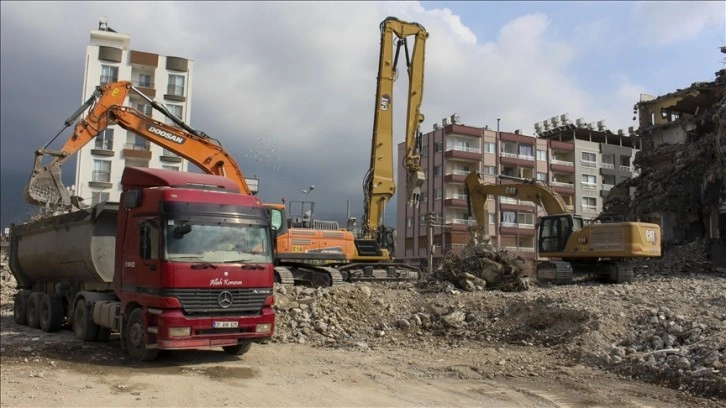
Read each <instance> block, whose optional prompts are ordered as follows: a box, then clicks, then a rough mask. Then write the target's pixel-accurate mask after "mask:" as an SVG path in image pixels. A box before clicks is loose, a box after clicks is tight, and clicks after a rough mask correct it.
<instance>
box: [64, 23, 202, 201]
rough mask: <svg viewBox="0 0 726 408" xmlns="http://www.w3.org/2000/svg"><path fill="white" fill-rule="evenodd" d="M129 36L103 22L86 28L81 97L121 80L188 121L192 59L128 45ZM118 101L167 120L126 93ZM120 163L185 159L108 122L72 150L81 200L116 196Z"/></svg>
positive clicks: (174, 166)
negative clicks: (89, 139)
mask: <svg viewBox="0 0 726 408" xmlns="http://www.w3.org/2000/svg"><path fill="white" fill-rule="evenodd" d="M130 43H131V36H130V35H128V34H120V33H117V32H115V31H114V30H112V29H110V28H109V27H108V25H107V24H106V23H104V22H103V21H102V22H101V23H99V29H98V30H92V31H91V38H90V43H89V44H88V46H87V47H86V68H85V75H84V80H83V98H82V102H85V101H86V100H88V98H89V97H90V96H91V95H92V94H93V92H94V91H95V90H96V87H97V86H99V85H105V84H107V83H110V82H115V81H120V80H126V81H131V82H133V84H134V87H136V88H137V89H139V90H140V91H141V92H143V93H144V94H145V95H146V96H148V97H150V98H151V99H153V100H154V101H156V102H158V103H159V104H163V105H164V106H166V108H167V109H168V110H169V111H170V112H171V113H172V114H174V115H175V116H177V117H178V118H180V119H181V120H183V121H184V122H186V123H189V118H190V114H191V105H192V72H193V61H191V60H189V59H186V58H180V57H172V56H164V55H159V54H154V53H150V52H142V51H135V50H131V49H129V45H130ZM124 105H126V106H131V107H133V108H136V109H138V110H140V111H141V112H144V113H145V114H146V115H148V116H151V117H153V118H154V119H156V120H158V121H161V122H165V123H168V124H173V122H172V121H171V120H169V119H168V118H167V117H165V116H164V115H163V114H162V113H161V112H159V111H157V110H155V109H152V107H151V105H149V104H148V103H147V102H146V101H145V100H144V99H143V98H141V97H140V96H138V95H136V94H135V93H134V92H130V93H129V96H128V97H127V98H126V101H125V102H124ZM126 166H138V167H151V168H163V169H169V170H177V171H187V168H188V162H187V160H184V159H182V158H181V157H179V156H177V155H175V154H173V153H171V152H169V151H167V150H166V149H163V148H162V147H161V146H158V145H155V144H153V143H150V142H149V141H147V140H145V139H143V138H142V137H141V136H139V135H137V134H135V133H133V132H131V131H127V130H125V129H123V128H122V127H120V126H118V125H113V126H109V127H108V128H107V129H106V130H104V131H103V132H102V133H101V134H99V135H98V136H97V137H96V138H94V140H92V141H91V142H90V143H88V144H87V145H86V146H84V147H83V148H82V149H81V150H80V151H79V152H78V153H77V163H76V180H75V187H74V188H75V195H77V196H79V197H81V198H82V199H83V200H84V203H86V204H96V203H98V202H101V201H118V200H119V196H120V193H121V174H122V173H123V169H124V167H126Z"/></svg>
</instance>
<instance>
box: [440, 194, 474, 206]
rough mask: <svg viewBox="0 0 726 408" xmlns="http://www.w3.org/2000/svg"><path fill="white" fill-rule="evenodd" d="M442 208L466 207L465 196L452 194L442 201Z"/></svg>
mask: <svg viewBox="0 0 726 408" xmlns="http://www.w3.org/2000/svg"><path fill="white" fill-rule="evenodd" d="M444 206H447V207H449V206H450V207H468V205H467V203H466V196H465V195H459V194H454V195H451V196H448V197H446V198H445V199H444Z"/></svg>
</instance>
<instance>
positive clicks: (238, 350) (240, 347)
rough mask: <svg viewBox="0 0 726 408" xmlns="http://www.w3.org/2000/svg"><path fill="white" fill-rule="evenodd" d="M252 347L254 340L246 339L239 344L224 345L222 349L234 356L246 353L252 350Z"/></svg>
mask: <svg viewBox="0 0 726 408" xmlns="http://www.w3.org/2000/svg"><path fill="white" fill-rule="evenodd" d="M250 348H252V342H249V341H245V342H242V343H239V344H235V345H234V346H223V347H222V349H223V350H224V352H225V353H227V354H231V355H233V356H241V355H242V354H245V353H246V352H248V351H250Z"/></svg>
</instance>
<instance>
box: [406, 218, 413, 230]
mask: <svg viewBox="0 0 726 408" xmlns="http://www.w3.org/2000/svg"><path fill="white" fill-rule="evenodd" d="M406 226H407V227H409V228H410V227H413V217H411V216H408V217H406Z"/></svg>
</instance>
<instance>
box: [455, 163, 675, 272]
mask: <svg viewBox="0 0 726 408" xmlns="http://www.w3.org/2000/svg"><path fill="white" fill-rule="evenodd" d="M499 177H500V178H501V179H509V180H513V181H515V182H516V183H512V184H491V183H487V182H485V181H484V180H483V179H482V178H481V176H480V175H479V173H477V172H471V173H469V175H467V176H466V178H465V179H464V184H465V186H466V192H467V198H468V203H469V212H470V213H473V215H474V218H475V219H476V226H475V227H473V228H472V233H473V241H474V243H477V244H478V243H488V242H489V215H488V214H489V209H488V204H487V198H488V197H489V196H502V197H510V198H515V199H519V200H524V201H528V202H532V203H535V204H537V205H539V206H541V207H542V208H543V209H544V210H545V212H546V214H547V215H546V216H544V217H541V218H540V219H539V223H538V224H539V230H538V236H539V238H538V240H537V250H538V252H539V256H541V257H545V258H550V259H549V260H543V261H540V262H538V264H537V278H538V279H539V280H542V281H554V282H555V283H558V284H566V283H570V282H572V279H573V275H574V274H577V273H581V274H589V275H595V276H597V277H598V278H601V279H603V280H606V281H609V282H615V283H621V282H631V281H632V280H633V269H632V267H631V266H630V265H629V263H628V260H630V259H632V258H643V257H659V256H660V255H661V231H660V226H659V225H658V224H650V223H644V222H617V223H604V224H586V223H585V222H584V220H583V219H582V216H580V215H576V214H572V213H571V212H570V211H569V210H568V208H567V205H566V204H565V201H564V200H563V199H562V197H561V196H560V195H559V194H558V193H557V192H556V191H554V190H552V189H551V188H550V187H549V186H548V185H547V184H545V183H544V182H542V181H539V180H531V179H522V178H517V177H509V176H499Z"/></svg>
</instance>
